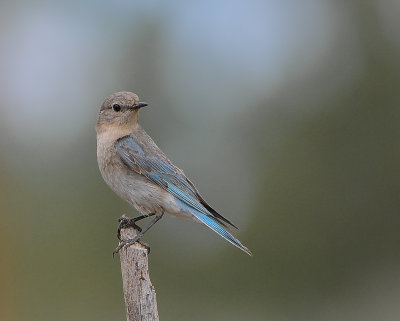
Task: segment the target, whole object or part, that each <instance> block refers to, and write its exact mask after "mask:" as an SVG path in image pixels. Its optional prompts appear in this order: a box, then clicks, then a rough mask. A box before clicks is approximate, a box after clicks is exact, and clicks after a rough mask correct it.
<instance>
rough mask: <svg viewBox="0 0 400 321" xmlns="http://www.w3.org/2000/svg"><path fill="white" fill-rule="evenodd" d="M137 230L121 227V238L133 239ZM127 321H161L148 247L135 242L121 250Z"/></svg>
mask: <svg viewBox="0 0 400 321" xmlns="http://www.w3.org/2000/svg"><path fill="white" fill-rule="evenodd" d="M135 236H136V230H135V229H134V228H132V227H129V228H123V229H121V239H123V240H127V239H132V238H134V237H135ZM119 257H120V260H121V272H122V284H123V288H124V298H125V308H126V319H127V321H159V317H158V311H157V301H156V291H155V290H154V287H153V285H152V284H151V281H150V276H149V266H148V256H147V249H146V248H145V247H144V246H143V245H141V244H139V243H134V244H132V245H131V246H129V247H123V248H121V250H120V251H119Z"/></svg>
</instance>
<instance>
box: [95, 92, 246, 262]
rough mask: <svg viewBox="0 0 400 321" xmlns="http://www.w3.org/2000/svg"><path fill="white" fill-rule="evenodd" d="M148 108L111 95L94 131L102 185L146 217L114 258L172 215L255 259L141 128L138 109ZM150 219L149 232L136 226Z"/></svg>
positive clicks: (120, 95) (126, 94)
mask: <svg viewBox="0 0 400 321" xmlns="http://www.w3.org/2000/svg"><path fill="white" fill-rule="evenodd" d="M144 106H147V104H146V103H144V102H140V101H139V98H138V96H137V95H136V94H134V93H131V92H118V93H115V94H112V95H110V96H109V97H107V98H106V100H105V101H104V103H103V105H102V106H101V109H100V114H99V118H98V121H97V125H96V131H97V161H98V164H99V168H100V172H101V174H102V176H103V178H104V180H105V181H106V183H107V184H108V185H109V186H110V187H111V189H112V190H113V191H114V192H115V193H116V194H117V195H118V196H120V197H121V198H122V199H124V200H125V201H127V202H128V203H129V204H131V205H132V206H134V207H135V208H136V209H137V210H138V211H139V212H140V213H141V214H142V215H141V216H139V217H136V218H133V219H131V220H130V225H133V226H135V227H136V228H138V229H139V231H140V233H138V235H137V236H136V237H135V238H133V239H131V240H121V243H120V245H119V246H118V247H117V248H116V249H115V251H114V253H117V252H118V251H119V250H120V249H121V248H122V247H123V246H129V245H130V244H133V243H134V242H136V241H139V240H140V238H141V237H142V236H143V234H144V233H145V232H146V231H147V230H149V229H150V227H152V226H153V225H154V224H155V223H156V222H157V221H158V220H160V219H161V217H162V216H163V214H164V213H168V214H171V215H174V216H178V217H182V218H190V219H193V220H195V221H197V222H200V223H202V224H204V225H206V226H207V227H209V228H210V229H212V230H213V231H214V232H216V233H217V234H219V235H220V236H222V237H223V238H224V239H225V240H227V241H228V242H230V243H232V244H233V245H235V246H236V247H238V248H239V249H241V250H243V251H244V252H246V253H247V254H249V255H251V252H250V251H249V249H247V248H246V247H245V246H244V245H242V243H240V241H239V240H237V239H236V238H235V237H233V236H232V235H231V234H230V233H229V232H228V231H227V229H226V228H227V227H228V225H230V226H233V227H236V226H235V225H233V224H232V223H231V222H230V221H228V220H227V219H226V218H224V217H223V216H222V215H220V214H218V213H217V212H216V211H215V210H214V209H213V208H212V207H211V206H210V205H208V204H207V202H206V201H205V200H204V199H203V198H202V197H201V196H200V194H199V192H198V191H197V189H196V187H195V186H194V185H193V183H192V182H191V181H189V179H188V178H187V177H186V176H185V174H184V173H183V171H182V170H181V169H179V168H178V167H176V166H175V165H173V164H172V163H171V161H170V160H169V159H168V157H167V156H166V155H165V154H164V153H163V152H162V151H161V150H160V149H159V148H158V147H157V145H156V144H155V143H154V141H153V140H152V139H151V138H150V136H149V135H147V133H146V132H145V131H144V129H143V128H142V127H141V126H140V125H139V123H138V116H139V109H140V108H142V107H144ZM149 216H154V218H153V220H152V221H151V222H150V224H149V225H148V226H147V227H146V228H144V229H143V230H141V229H140V228H139V227H137V226H136V224H135V222H137V221H139V220H141V219H143V218H146V217H149Z"/></svg>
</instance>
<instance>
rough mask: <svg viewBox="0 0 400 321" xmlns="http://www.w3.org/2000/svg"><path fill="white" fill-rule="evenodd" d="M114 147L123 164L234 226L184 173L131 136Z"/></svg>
mask: <svg viewBox="0 0 400 321" xmlns="http://www.w3.org/2000/svg"><path fill="white" fill-rule="evenodd" d="M115 149H116V151H117V153H118V155H119V156H120V157H121V160H122V161H123V162H124V164H125V165H126V166H128V167H129V168H130V169H132V170H134V171H135V172H136V173H138V174H141V175H143V176H145V177H146V178H148V179H149V180H151V181H152V182H153V183H155V184H157V185H159V186H160V187H162V188H163V189H165V190H166V191H168V192H170V193H171V194H172V195H174V196H175V197H176V198H178V199H180V200H181V201H183V202H184V203H186V204H187V205H189V206H191V207H193V208H195V209H196V210H198V211H199V212H201V213H203V214H205V215H208V216H211V217H213V218H214V219H217V220H218V223H221V224H223V222H220V220H223V221H224V222H226V223H228V224H231V225H232V226H234V225H233V224H232V223H230V222H229V221H228V220H226V219H225V218H223V217H222V216H221V215H220V214H218V213H216V212H215V210H213V209H212V208H211V207H210V206H209V205H208V204H207V203H206V202H205V201H204V200H203V199H202V197H201V196H200V195H199V193H198V192H197V190H196V188H195V187H194V185H193V184H192V183H191V182H190V181H189V180H188V179H187V178H186V176H185V175H183V174H181V173H180V172H179V171H178V170H177V169H176V168H175V167H174V166H173V165H172V164H171V163H169V162H168V161H166V160H163V159H161V158H159V157H154V156H152V155H148V153H146V152H145V151H144V150H143V148H142V147H141V146H140V145H139V144H138V143H137V142H136V141H135V139H134V138H133V137H132V136H130V135H127V136H124V137H121V138H119V139H118V140H117V141H116V142H115ZM204 204H206V205H204ZM207 207H208V208H209V209H208V208H207ZM213 212H215V213H216V214H217V215H215V213H213ZM223 225H224V224H223Z"/></svg>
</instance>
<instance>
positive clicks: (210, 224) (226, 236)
mask: <svg viewBox="0 0 400 321" xmlns="http://www.w3.org/2000/svg"><path fill="white" fill-rule="evenodd" d="M191 212H192V214H193V215H194V216H195V217H196V218H197V219H198V220H199V221H200V222H201V223H203V224H205V225H207V226H208V227H209V228H210V229H212V230H213V231H214V232H215V233H217V234H218V235H220V236H222V237H223V238H224V239H225V240H227V241H228V242H229V243H231V244H233V245H234V246H236V247H237V248H239V249H241V250H242V251H243V252H245V253H247V254H248V255H250V256H252V253H251V252H250V250H249V249H248V248H247V247H245V246H244V245H243V244H242V243H240V241H239V240H238V239H236V238H235V237H233V235H232V234H230V233H229V232H228V231H226V230H225V229H224V228H223V227H222V226H221V225H219V224H218V223H217V222H215V221H214V220H213V219H212V218H211V217H209V216H207V215H205V214H203V213H200V212H199V211H197V210H195V209H192V211H191Z"/></svg>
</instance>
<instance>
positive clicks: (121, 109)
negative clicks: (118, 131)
mask: <svg viewBox="0 0 400 321" xmlns="http://www.w3.org/2000/svg"><path fill="white" fill-rule="evenodd" d="M145 106H147V103H144V102H140V101H139V97H138V95H136V94H134V93H131V92H128V91H121V92H117V93H115V94H112V95H110V96H108V97H107V98H106V100H105V101H104V102H103V105H102V106H101V108H100V114H99V118H98V120H97V125H96V129H97V131H98V132H99V131H101V130H102V129H106V128H107V127H109V126H112V127H126V126H131V127H133V126H135V125H137V122H138V114H139V109H140V108H142V107H145Z"/></svg>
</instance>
